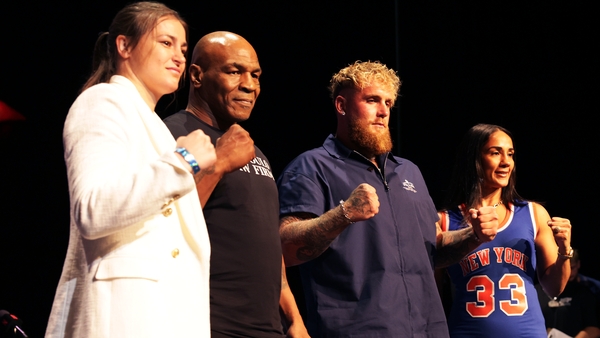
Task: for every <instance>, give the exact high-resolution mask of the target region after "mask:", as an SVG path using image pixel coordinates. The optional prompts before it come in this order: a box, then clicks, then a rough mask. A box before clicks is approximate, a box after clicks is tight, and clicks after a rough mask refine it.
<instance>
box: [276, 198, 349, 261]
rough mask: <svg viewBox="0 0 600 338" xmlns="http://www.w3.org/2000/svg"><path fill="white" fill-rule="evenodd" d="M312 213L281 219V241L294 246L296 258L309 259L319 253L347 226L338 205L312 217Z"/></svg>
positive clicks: (347, 222) (347, 223)
mask: <svg viewBox="0 0 600 338" xmlns="http://www.w3.org/2000/svg"><path fill="white" fill-rule="evenodd" d="M298 215H300V216H298ZM313 217H314V216H313V215H312V214H306V213H303V214H296V215H294V216H285V217H283V218H282V220H281V226H280V232H279V234H280V235H281V242H282V243H287V244H291V245H293V246H294V247H296V253H295V254H296V258H297V259H298V260H301V261H304V262H306V261H309V260H311V259H314V258H316V257H318V256H319V255H321V254H322V253H323V252H324V251H325V250H327V248H328V247H329V245H330V244H331V242H332V241H333V240H334V239H335V238H336V237H337V236H338V235H339V234H340V233H341V232H342V231H343V230H344V229H345V228H346V227H347V226H348V225H350V222H349V221H348V220H347V219H346V218H345V217H344V214H343V212H342V211H341V208H340V207H335V208H333V209H331V210H329V211H328V212H326V213H324V214H323V215H321V216H319V217H316V218H313Z"/></svg>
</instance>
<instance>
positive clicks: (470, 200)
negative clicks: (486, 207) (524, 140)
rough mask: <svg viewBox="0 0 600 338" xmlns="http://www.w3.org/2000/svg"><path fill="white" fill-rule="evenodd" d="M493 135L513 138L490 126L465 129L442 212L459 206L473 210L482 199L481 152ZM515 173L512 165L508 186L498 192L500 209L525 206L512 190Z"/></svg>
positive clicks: (480, 125)
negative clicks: (514, 205)
mask: <svg viewBox="0 0 600 338" xmlns="http://www.w3.org/2000/svg"><path fill="white" fill-rule="evenodd" d="M497 131H502V132H504V133H506V134H507V135H508V136H509V137H510V138H511V140H512V138H513V137H512V134H511V133H510V131H508V130H507V129H505V128H502V127H500V126H497V125H493V124H478V125H476V126H474V127H472V128H471V129H469V131H468V132H467V134H466V135H465V136H464V138H463V139H462V141H461V143H460V145H459V147H458V151H457V153H456V160H455V162H454V169H453V171H452V179H451V180H450V186H449V188H448V192H447V195H446V200H445V201H444V209H446V210H447V209H452V208H455V207H456V206H458V205H460V204H462V203H464V204H465V205H466V207H467V209H470V208H476V207H477V206H478V205H479V203H480V201H481V199H482V197H483V192H482V191H483V189H482V188H483V187H482V185H483V176H484V171H483V163H482V162H483V159H482V150H483V147H484V146H485V145H486V143H487V142H488V140H489V139H490V136H491V135H492V134H493V133H495V132H497ZM516 169H517V167H516V161H515V165H514V167H513V170H512V172H511V174H510V178H509V180H508V185H507V186H506V187H504V188H502V195H501V200H502V203H504V205H508V204H509V203H513V204H516V205H522V204H524V203H525V201H524V199H523V198H522V197H521V196H519V194H518V193H517V190H516V187H515V186H516V180H517V170H516Z"/></svg>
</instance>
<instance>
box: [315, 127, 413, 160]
mask: <svg viewBox="0 0 600 338" xmlns="http://www.w3.org/2000/svg"><path fill="white" fill-rule="evenodd" d="M323 148H325V151H327V153H329V155H330V156H332V157H335V158H337V159H340V160H346V159H347V158H348V157H350V154H352V152H353V151H352V150H350V149H349V148H348V147H346V146H345V145H343V144H342V142H341V141H340V140H338V139H337V138H336V137H335V136H333V134H329V136H328V137H327V139H325V142H324V143H323ZM384 156H387V158H388V159H390V160H391V161H393V162H395V163H397V164H401V163H402V159H401V158H399V157H395V156H394V155H393V154H392V153H391V152H388V153H385V154H382V155H379V156H378V157H379V158H378V160H379V161H378V162H379V163H383V157H384Z"/></svg>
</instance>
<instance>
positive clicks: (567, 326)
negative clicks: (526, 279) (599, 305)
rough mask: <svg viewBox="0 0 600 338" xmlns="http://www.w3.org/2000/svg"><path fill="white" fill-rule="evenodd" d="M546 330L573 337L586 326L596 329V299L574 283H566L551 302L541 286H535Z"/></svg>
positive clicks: (585, 289)
mask: <svg viewBox="0 0 600 338" xmlns="http://www.w3.org/2000/svg"><path fill="white" fill-rule="evenodd" d="M535 288H536V290H537V292H538V298H539V300H540V305H541V307H542V313H543V314H544V319H545V321H546V327H547V328H556V329H559V330H560V331H562V332H564V333H566V334H568V335H569V336H572V337H575V336H576V335H577V334H578V333H579V331H581V330H583V329H584V328H586V327H588V326H596V327H598V321H597V316H596V299H595V298H594V295H593V294H592V292H591V291H590V290H589V289H588V288H586V287H585V286H583V285H581V284H580V283H578V282H576V281H572V282H568V283H567V285H566V286H565V290H564V291H563V292H562V293H561V294H560V296H558V297H557V299H556V300H552V299H551V298H550V297H548V296H547V295H546V293H544V291H543V289H542V287H541V285H539V284H537V285H536V286H535Z"/></svg>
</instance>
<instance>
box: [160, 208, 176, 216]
mask: <svg viewBox="0 0 600 338" xmlns="http://www.w3.org/2000/svg"><path fill="white" fill-rule="evenodd" d="M172 213H173V209H171V208H168V209H165V210H163V212H162V214H163V215H164V216H165V217H169V216H171V214H172Z"/></svg>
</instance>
